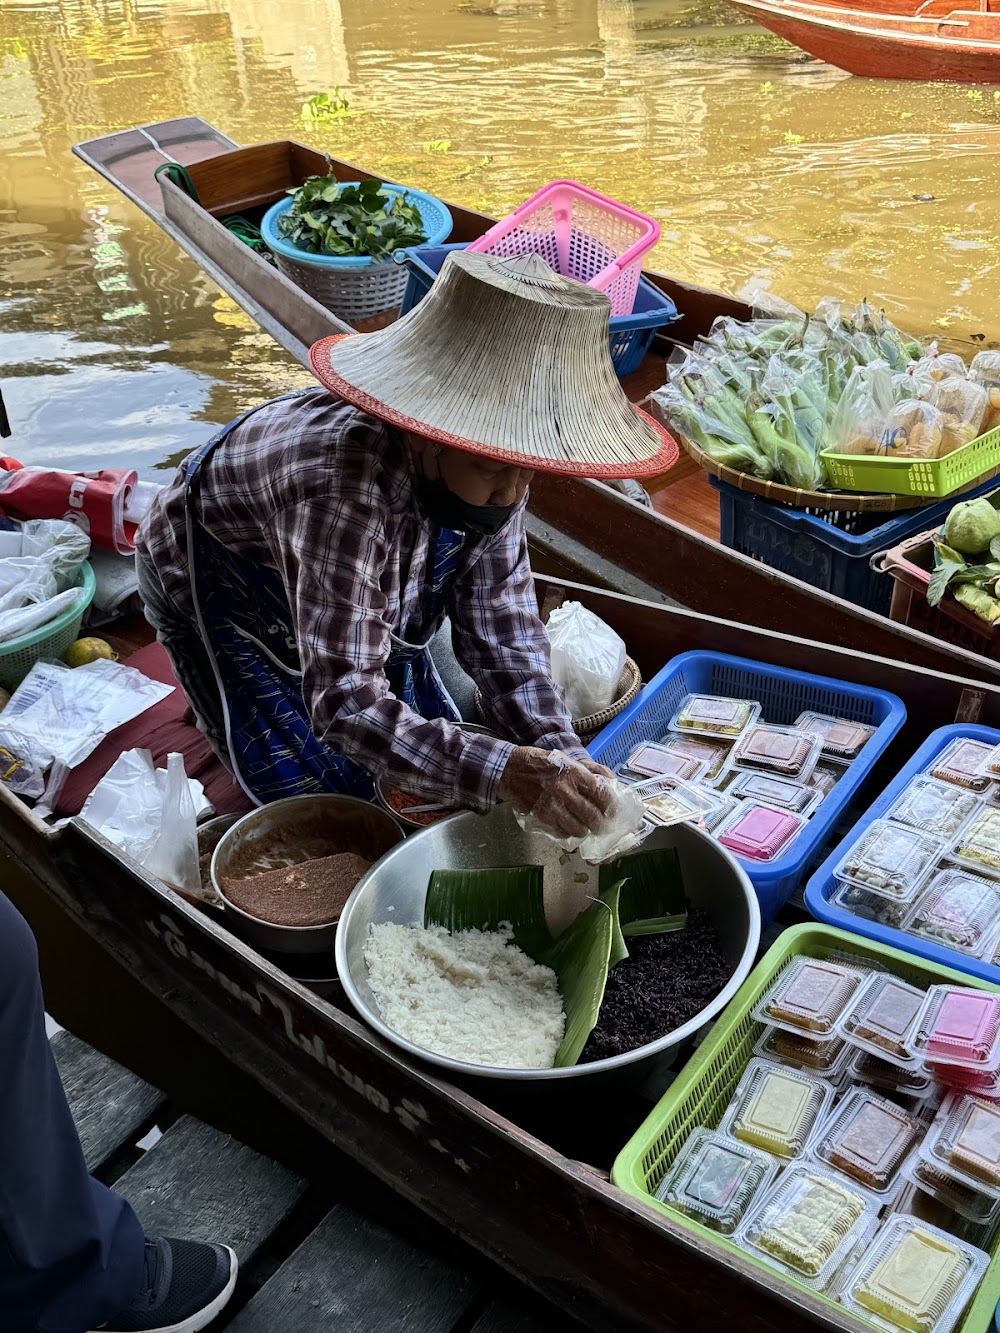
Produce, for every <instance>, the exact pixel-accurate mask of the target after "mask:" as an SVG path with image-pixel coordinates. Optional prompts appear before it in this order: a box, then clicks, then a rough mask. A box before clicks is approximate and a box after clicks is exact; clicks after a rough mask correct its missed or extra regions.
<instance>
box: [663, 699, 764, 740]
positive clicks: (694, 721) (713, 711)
mask: <svg viewBox="0 0 1000 1333" xmlns="http://www.w3.org/2000/svg"><path fill="white" fill-rule="evenodd" d="M759 716H760V704H759V703H758V702H757V700H756V699H730V698H727V697H726V696H725V695H721V694H686V695H685V696H684V698H683V699H682V700H681V702H680V704H679V706H678V708H677V711H676V712H675V713H674V715H673V717H672V718H671V719H670V730H671V731H681V732H686V733H687V734H689V735H694V736H720V737H722V738H724V739H728V740H735V739H736V737H737V736H739V735H740V734H741V732H743V731H744V730H745V729H746V728H747V727H748V726H750V724H751V723H752V722H756V720H757V718H758V717H759Z"/></svg>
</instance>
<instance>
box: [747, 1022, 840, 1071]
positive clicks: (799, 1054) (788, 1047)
mask: <svg viewBox="0 0 1000 1333" xmlns="http://www.w3.org/2000/svg"><path fill="white" fill-rule="evenodd" d="M753 1049H754V1054H755V1055H759V1056H760V1057H761V1059H763V1060H770V1061H771V1062H772V1063H777V1064H783V1065H791V1067H792V1068H793V1069H803V1070H805V1071H806V1073H809V1074H816V1075H818V1077H819V1078H825V1079H826V1080H827V1081H828V1082H830V1083H834V1084H836V1083H838V1082H839V1081H840V1079H841V1078H842V1076H843V1074H844V1072H845V1071H846V1069H847V1067H848V1065H849V1064H850V1062H851V1058H852V1056H853V1055H854V1050H853V1049H852V1048H851V1047H850V1046H848V1044H847V1042H846V1041H841V1040H840V1039H839V1038H837V1037H834V1038H832V1039H828V1040H823V1041H817V1040H816V1039H815V1038H813V1037H806V1036H803V1035H802V1034H801V1033H798V1032H789V1031H788V1030H787V1028H773V1027H768V1028H765V1029H764V1031H763V1032H762V1033H761V1035H760V1036H759V1037H758V1038H757V1040H756V1042H755V1043H754V1048H753Z"/></svg>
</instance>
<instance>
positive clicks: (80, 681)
mask: <svg viewBox="0 0 1000 1333" xmlns="http://www.w3.org/2000/svg"><path fill="white" fill-rule="evenodd" d="M172 692H173V686H171V685H162V684H161V683H160V682H159V681H156V680H150V679H149V677H148V676H144V675H143V674H142V672H141V671H136V670H135V668H134V667H127V666H122V665H121V663H120V662H108V661H106V660H104V659H100V660H98V661H96V662H88V663H87V664H86V666H80V667H73V668H70V667H68V666H63V665H62V663H61V662H36V663H35V665H34V666H33V667H32V668H31V670H30V671H29V672H28V674H27V676H25V678H24V680H22V682H21V684H20V685H19V686H18V687H17V689H16V690H15V691H14V695H13V697H12V698H11V701H10V703H9V704H8V705H7V707H6V708H5V709H4V710H3V712H2V713H0V745H6V746H8V747H9V748H12V749H13V748H15V747H14V746H13V745H11V742H10V739H9V738H8V733H13V734H14V735H15V736H16V737H18V738H19V740H21V741H23V742H24V743H26V744H27V747H28V751H29V754H30V757H31V759H32V761H33V762H34V763H35V764H36V765H39V766H41V767H42V768H43V769H45V768H48V766H49V765H50V764H51V763H52V761H53V760H54V759H58V760H60V761H61V762H62V763H64V764H65V765H66V767H67V768H75V767H76V765H77V764H81V763H83V761H84V759H86V758H87V757H88V756H89V755H91V754H93V752H94V750H96V749H97V747H98V745H100V743H101V741H102V740H104V738H105V736H107V735H109V734H110V733H111V732H112V731H114V729H115V728H116V727H120V726H121V725H122V724H123V723H124V722H130V721H131V720H132V718H134V717H138V716H139V714H140V713H144V712H145V711H146V709H147V708H152V706H153V704H156V703H159V702H160V700H161V699H165V698H166V697H167V695H168V694H171V693H172Z"/></svg>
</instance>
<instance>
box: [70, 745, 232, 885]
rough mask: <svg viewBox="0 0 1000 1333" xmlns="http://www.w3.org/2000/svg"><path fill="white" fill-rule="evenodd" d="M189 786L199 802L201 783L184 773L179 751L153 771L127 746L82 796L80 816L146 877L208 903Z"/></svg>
mask: <svg viewBox="0 0 1000 1333" xmlns="http://www.w3.org/2000/svg"><path fill="white" fill-rule="evenodd" d="M192 787H194V788H196V789H197V794H198V795H199V796H200V798H201V800H202V801H204V789H203V788H202V787H201V784H200V783H196V782H195V781H194V780H193V779H189V778H188V777H186V776H185V773H184V756H183V755H180V754H171V755H169V756H168V757H167V767H166V769H162V768H160V769H156V768H154V767H153V761H152V757H151V755H150V753H149V751H148V750H127V751H126V752H125V753H124V754H122V755H120V756H119V757H118V759H117V760H116V761H115V762H114V764H112V766H111V767H110V768H109V769H108V771H107V773H105V775H104V777H103V778H102V779H101V780H100V782H99V783H98V784H97V786H96V787H95V788H94V790H93V791H92V792H91V793H90V795H89V796H88V797H87V799H86V801H85V802H84V806H83V809H82V810H81V811H80V818H81V819H85V820H86V821H87V823H88V824H90V826H91V827H92V828H95V829H97V831H98V832H99V833H101V834H103V835H104V837H106V838H107V839H108V841H109V842H113V843H114V844H115V846H116V847H120V848H121V849H122V851H123V852H127V853H128V854H129V856H131V857H132V858H133V860H135V861H138V862H139V863H140V865H142V866H144V867H145V868H146V869H147V870H148V871H149V872H150V874H151V875H156V876H157V877H158V878H159V879H162V880H164V881H165V882H166V883H167V884H172V885H173V886H174V887H175V888H178V889H182V890H183V891H184V892H185V893H187V894H190V895H191V896H192V897H193V898H202V899H204V900H205V901H213V900H214V896H206V895H205V894H204V893H203V891H202V886H201V871H200V869H199V865H198V832H197V827H196V818H195V800H194V793H193V792H192ZM205 804H206V805H207V802H205ZM209 808H210V807H209Z"/></svg>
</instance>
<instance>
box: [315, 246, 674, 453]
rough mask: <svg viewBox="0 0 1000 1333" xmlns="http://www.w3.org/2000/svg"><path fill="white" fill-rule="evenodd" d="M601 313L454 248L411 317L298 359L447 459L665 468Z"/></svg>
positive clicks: (530, 263)
mask: <svg viewBox="0 0 1000 1333" xmlns="http://www.w3.org/2000/svg"><path fill="white" fill-rule="evenodd" d="M610 311H611V303H610V301H609V300H608V298H607V297H606V296H605V295H604V294H603V293H602V292H598V291H595V290H594V289H593V288H591V287H586V286H584V285H583V283H579V282H575V281H573V279H571V278H563V277H560V276H559V275H558V274H556V273H553V271H552V269H551V268H549V266H548V264H546V263H545V261H544V260H543V259H541V258H539V257H538V256H537V255H520V256H517V257H516V258H514V259H500V258H497V257H496V256H494V255H485V254H469V253H468V252H465V251H455V252H453V253H452V254H451V255H449V256H448V258H447V260H446V261H445V264H444V267H443V268H442V270H441V273H440V276H439V277H438V279H437V281H436V282H435V283H434V285H433V286H432V287H431V289H430V291H429V292H428V294H427V296H425V297H424V299H423V300H422V301H421V302H420V304H419V305H417V306H416V307H415V308H414V309H413V310H412V311H411V312H410V313H409V314H408V315H406V316H404V318H402V319H400V320H398V321H397V322H396V323H395V324H392V325H390V326H389V328H387V329H382V330H380V331H379V332H378V333H355V334H343V335H341V336H340V337H335V338H324V339H322V340H321V341H320V342H318V343H316V344H315V346H314V347H313V348H312V350H311V352H310V355H309V361H310V364H311V366H312V369H313V371H314V373H315V374H316V375H317V376H318V378H319V379H320V380H321V381H322V383H323V384H324V385H325V386H326V387H327V388H328V389H330V390H331V391H332V392H333V393H336V394H339V395H340V397H342V398H345V399H346V400H347V401H348V402H349V403H353V404H355V406H357V407H360V408H362V409H363V410H364V411H365V412H369V413H370V414H371V415H372V416H375V417H379V418H381V420H383V421H387V422H389V423H390V424H391V425H393V426H397V427H399V428H400V429H402V430H410V431H413V432H414V433H416V434H418V435H422V436H424V437H426V438H427V439H431V440H436V441H437V442H438V443H440V444H444V445H448V446H449V447H450V448H453V449H464V450H465V451H466V452H468V453H473V454H480V455H483V456H484V457H488V458H496V459H499V460H501V461H503V462H505V463H513V464H515V465H518V466H520V467H526V468H537V469H540V470H541V471H544V472H560V473H566V474H569V475H572V476H580V477H607V478H611V477H642V476H648V475H650V474H652V473H656V472H665V471H666V470H667V468H669V467H670V466H671V465H672V464H673V463H675V462H676V461H677V445H676V443H675V442H674V440H673V438H672V437H671V436H670V435H669V434H668V433H667V431H665V430H664V429H663V428H662V426H660V425H659V424H658V423H657V422H655V421H653V419H652V418H651V417H649V416H647V415H646V413H645V412H642V411H640V410H639V408H636V407H633V406H632V405H631V403H630V402H629V401H628V399H627V398H626V396H625V394H624V393H623V392H622V388H621V385H620V384H619V383H618V380H617V378H616V376H615V371H614V366H613V365H612V363H611V355H610V353H609V351H608V318H609V315H610Z"/></svg>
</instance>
